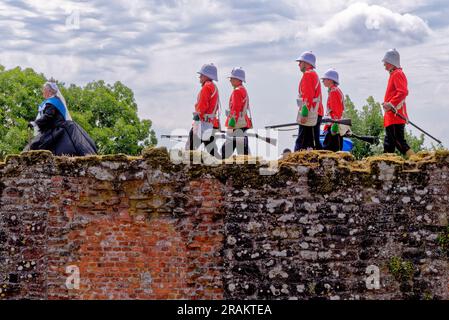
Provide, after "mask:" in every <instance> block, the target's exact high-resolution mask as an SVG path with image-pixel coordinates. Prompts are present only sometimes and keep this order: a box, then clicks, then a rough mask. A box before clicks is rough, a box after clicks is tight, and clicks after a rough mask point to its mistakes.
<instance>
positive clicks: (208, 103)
mask: <svg viewBox="0 0 449 320" xmlns="http://www.w3.org/2000/svg"><path fill="white" fill-rule="evenodd" d="M198 74H199V75H200V83H201V91H200V93H199V94H198V98H197V103H196V104H195V112H194V113H193V114H194V123H193V128H192V129H191V130H190V134H189V141H188V142H187V149H188V150H196V149H198V148H199V147H200V146H201V144H203V143H204V145H205V147H206V150H207V152H209V153H210V154H211V155H212V156H215V155H217V150H216V149H217V146H216V143H215V136H214V134H215V132H216V130H219V128H220V120H219V118H218V114H219V105H220V97H219V94H218V88H217V86H216V85H215V83H214V82H213V81H214V80H215V81H218V76H217V67H215V66H214V65H213V64H205V65H204V66H203V67H202V68H201V70H200V71H199V72H198Z"/></svg>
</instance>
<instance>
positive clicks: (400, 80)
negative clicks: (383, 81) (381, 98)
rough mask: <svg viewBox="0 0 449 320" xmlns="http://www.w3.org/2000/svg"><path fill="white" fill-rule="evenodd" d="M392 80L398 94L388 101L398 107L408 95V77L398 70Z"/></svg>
mask: <svg viewBox="0 0 449 320" xmlns="http://www.w3.org/2000/svg"><path fill="white" fill-rule="evenodd" d="M392 80H393V84H394V87H395V89H396V94H395V95H394V96H393V97H392V98H391V99H390V101H388V102H391V103H392V104H393V105H394V106H395V107H396V106H397V105H398V104H400V103H401V102H402V101H403V100H405V98H406V97H407V96H408V89H407V78H406V77H405V75H404V74H403V73H402V72H398V73H396V74H395V75H393V79H392Z"/></svg>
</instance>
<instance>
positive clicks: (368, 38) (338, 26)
mask: <svg viewBox="0 0 449 320" xmlns="http://www.w3.org/2000/svg"><path fill="white" fill-rule="evenodd" d="M430 34H431V30H430V28H429V26H428V25H427V24H426V22H425V21H424V20H422V19H421V18H419V17H418V16H415V15H411V14H400V13H397V12H393V11H391V10H390V9H387V8H385V7H382V6H378V5H368V4H366V3H362V2H357V3H354V4H352V5H350V6H349V7H347V8H346V9H344V10H343V11H341V12H338V13H337V14H335V15H334V16H333V17H331V18H330V19H328V20H327V21H325V23H324V25H322V26H321V27H318V28H312V29H311V30H309V31H308V33H306V32H302V33H299V34H298V37H299V38H305V39H307V40H309V41H310V42H311V43H315V44H338V45H342V46H345V47H351V46H357V45H361V44H365V45H370V44H371V43H372V42H380V43H394V44H397V45H406V44H413V43H419V42H422V41H423V40H425V39H426V38H427V37H428V36H429V35H430Z"/></svg>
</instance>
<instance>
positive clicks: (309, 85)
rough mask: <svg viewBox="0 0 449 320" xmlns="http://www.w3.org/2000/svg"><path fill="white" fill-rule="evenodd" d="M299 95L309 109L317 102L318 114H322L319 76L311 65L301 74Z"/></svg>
mask: <svg viewBox="0 0 449 320" xmlns="http://www.w3.org/2000/svg"><path fill="white" fill-rule="evenodd" d="M299 96H300V97H301V98H302V100H303V101H305V102H306V105H307V109H309V111H310V110H311V109H312V108H313V107H315V105H316V104H317V102H319V107H318V115H319V116H323V115H324V108H323V102H322V98H321V84H320V78H319V77H318V74H317V73H316V71H315V70H314V69H313V68H312V67H309V68H308V69H307V70H306V72H304V74H303V76H302V79H301V82H300V83H299Z"/></svg>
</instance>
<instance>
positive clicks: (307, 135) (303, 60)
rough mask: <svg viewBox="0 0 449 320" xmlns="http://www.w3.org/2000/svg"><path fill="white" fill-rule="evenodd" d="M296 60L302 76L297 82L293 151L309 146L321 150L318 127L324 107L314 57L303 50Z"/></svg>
mask: <svg viewBox="0 0 449 320" xmlns="http://www.w3.org/2000/svg"><path fill="white" fill-rule="evenodd" d="M296 61H297V62H299V68H300V70H301V72H302V73H303V76H302V79H301V82H300V83H299V96H298V107H299V113H298V123H299V132H298V138H297V139H296V144H295V152H296V151H299V150H305V149H309V148H311V149H317V150H321V149H322V146H321V142H320V127H321V119H322V118H323V115H324V109H323V103H322V98H321V84H320V78H319V77H318V74H317V73H316V71H315V67H316V57H315V55H314V54H313V53H312V52H304V53H303V54H302V55H301V56H300V57H299V58H298V59H297V60H296Z"/></svg>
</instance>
